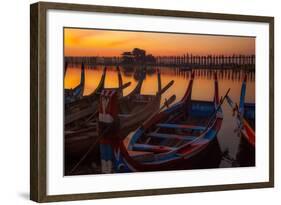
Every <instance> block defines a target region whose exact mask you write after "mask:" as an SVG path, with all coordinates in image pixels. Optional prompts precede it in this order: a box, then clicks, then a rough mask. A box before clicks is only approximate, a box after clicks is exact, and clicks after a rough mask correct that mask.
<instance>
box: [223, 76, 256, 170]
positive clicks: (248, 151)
mask: <svg viewBox="0 0 281 205" xmlns="http://www.w3.org/2000/svg"><path fill="white" fill-rule="evenodd" d="M246 87H247V76H246V75H245V77H244V80H243V83H242V87H241V93H240V102H239V106H238V105H237V104H236V103H234V102H233V101H232V99H231V98H230V97H227V102H228V104H229V105H230V106H231V108H232V110H233V114H234V115H236V116H235V117H236V119H237V128H236V129H235V130H236V131H237V132H238V133H239V135H240V136H241V138H240V143H239V147H238V152H237V155H236V161H237V163H238V164H239V166H241V167H247V166H255V155H256V154H255V152H256V151H255V138H256V136H255V103H246V102H245V96H246Z"/></svg>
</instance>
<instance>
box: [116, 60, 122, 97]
mask: <svg viewBox="0 0 281 205" xmlns="http://www.w3.org/2000/svg"><path fill="white" fill-rule="evenodd" d="M116 70H117V73H118V86H119V88H121V87H122V86H123V80H122V75H121V72H120V68H119V66H117V67H116ZM120 95H121V96H123V89H121V90H120Z"/></svg>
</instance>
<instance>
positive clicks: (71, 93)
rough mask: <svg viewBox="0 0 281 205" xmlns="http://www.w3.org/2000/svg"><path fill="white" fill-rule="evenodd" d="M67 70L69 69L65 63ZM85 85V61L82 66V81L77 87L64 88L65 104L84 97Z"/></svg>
mask: <svg viewBox="0 0 281 205" xmlns="http://www.w3.org/2000/svg"><path fill="white" fill-rule="evenodd" d="M65 67H66V68H65V70H66V69H67V63H65ZM84 86H85V67H84V63H82V66H81V78H80V83H79V85H77V86H76V87H75V88H71V89H64V102H65V104H69V103H72V102H75V101H77V100H79V99H81V98H82V97H83V92H84Z"/></svg>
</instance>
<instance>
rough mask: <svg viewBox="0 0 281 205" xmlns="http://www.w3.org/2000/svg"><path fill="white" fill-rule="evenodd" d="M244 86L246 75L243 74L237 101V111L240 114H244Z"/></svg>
mask: <svg viewBox="0 0 281 205" xmlns="http://www.w3.org/2000/svg"><path fill="white" fill-rule="evenodd" d="M246 86H247V75H245V76H244V80H243V83H242V87H241V94H240V102H239V112H240V113H241V115H242V116H243V114H244V104H245V96H246Z"/></svg>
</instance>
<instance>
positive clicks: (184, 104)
mask: <svg viewBox="0 0 281 205" xmlns="http://www.w3.org/2000/svg"><path fill="white" fill-rule="evenodd" d="M193 78H194V73H192V77H191V80H190V82H189V85H188V88H187V90H186V92H185V95H184V96H183V98H182V99H181V100H180V101H179V102H178V103H176V104H174V105H173V106H171V107H169V108H167V109H166V110H164V111H162V112H159V113H156V114H155V115H154V116H153V117H151V118H149V119H148V120H147V121H145V122H144V123H143V125H142V126H140V127H139V128H138V129H137V130H136V131H135V132H134V134H133V136H132V137H131V140H130V142H129V145H128V149H129V150H133V151H138V152H140V154H138V155H132V154H130V153H129V152H128V150H127V147H125V145H124V143H123V138H122V137H121V136H118V134H117V133H115V131H114V129H113V131H112V132H109V133H108V134H107V137H105V138H103V140H101V147H100V149H101V159H102V160H101V164H102V172H103V173H110V172H131V171H134V172H135V171H157V170H159V171H161V170H172V169H175V168H181V167H183V165H186V164H188V163H189V162H191V160H192V159H193V158H196V157H197V156H199V155H201V154H202V153H203V152H204V150H205V149H206V148H207V147H208V145H210V144H211V143H212V141H214V140H215V139H216V135H217V133H218V131H219V130H220V127H221V123H222V120H223V116H222V109H221V103H222V102H223V101H224V99H225V96H224V98H223V99H222V100H221V103H220V101H219V91H218V81H217V78H216V77H215V93H214V99H213V101H210V102H209V101H198V100H192V99H191V94H192V85H193ZM228 92H229V90H228ZM228 92H227V94H228ZM227 94H226V95H227Z"/></svg>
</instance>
